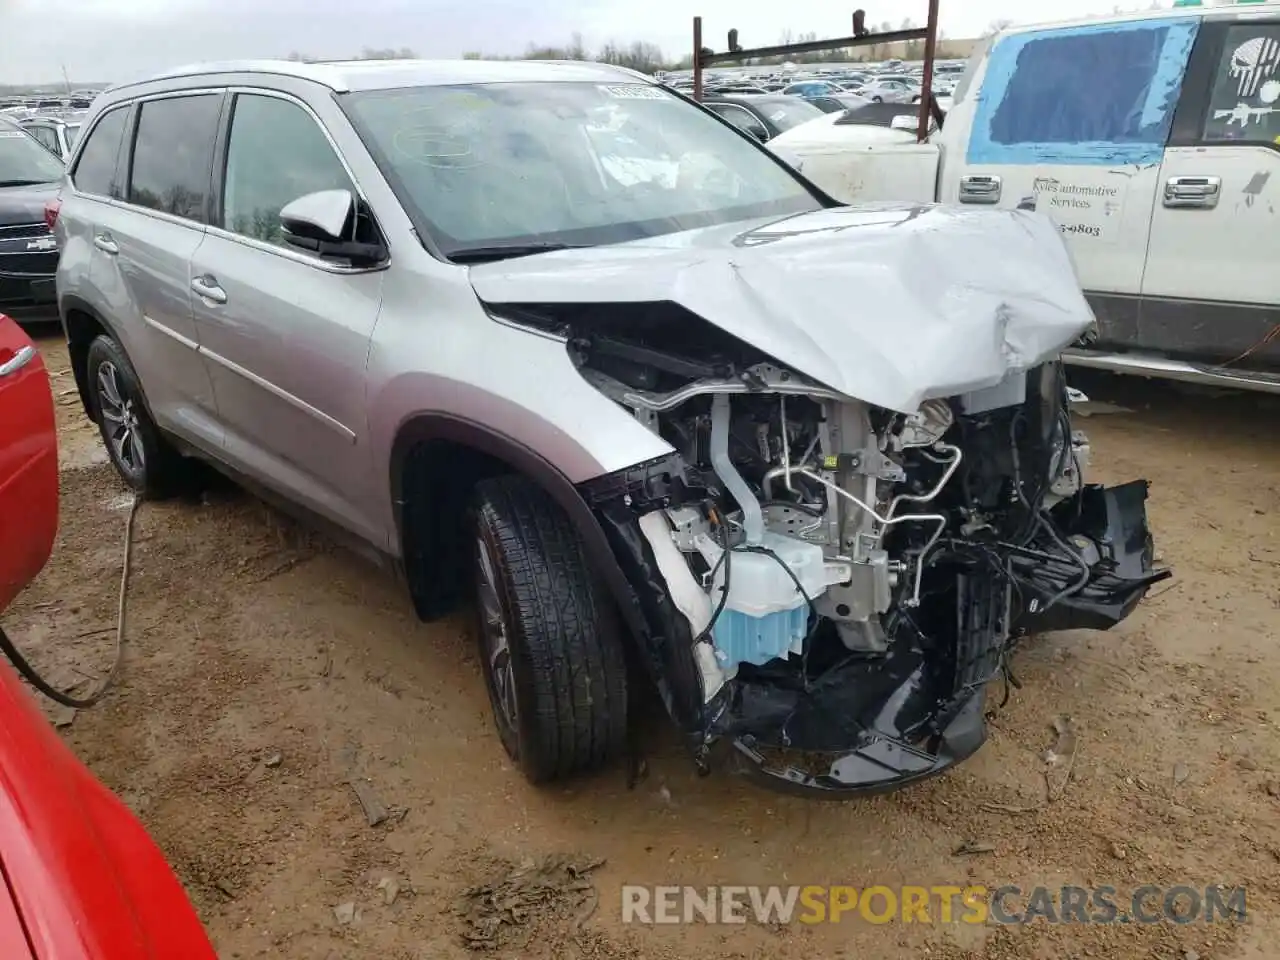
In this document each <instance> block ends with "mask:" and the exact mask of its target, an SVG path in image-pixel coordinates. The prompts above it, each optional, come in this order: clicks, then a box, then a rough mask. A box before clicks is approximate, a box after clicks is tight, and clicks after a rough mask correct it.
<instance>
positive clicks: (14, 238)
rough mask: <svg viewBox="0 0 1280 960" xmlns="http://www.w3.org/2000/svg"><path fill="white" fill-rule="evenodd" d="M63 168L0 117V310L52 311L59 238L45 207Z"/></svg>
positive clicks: (31, 314) (25, 315) (36, 314)
mask: <svg viewBox="0 0 1280 960" xmlns="http://www.w3.org/2000/svg"><path fill="white" fill-rule="evenodd" d="M64 172H65V168H64V167H63V164H62V161H61V160H59V159H58V157H56V156H55V155H54V154H52V153H51V152H50V151H49V150H48V149H46V148H45V147H44V146H42V145H41V144H40V143H39V142H38V141H37V140H36V139H35V138H34V137H32V136H31V135H29V134H28V133H26V132H25V131H24V130H23V129H22V127H20V126H19V125H18V124H16V123H13V122H11V121H9V120H6V119H4V118H2V117H0V313H7V314H9V315H10V316H11V317H15V318H19V319H37V318H40V317H43V316H47V317H48V318H49V319H54V318H56V317H57V305H56V303H55V299H54V286H53V278H54V274H55V273H56V272H57V269H58V241H57V240H56V239H55V238H54V236H53V232H52V231H51V230H50V229H49V225H48V223H46V222H45V214H44V208H45V204H46V203H48V202H49V201H50V200H53V199H54V198H55V197H56V196H57V195H58V187H59V184H60V183H61V181H62V175H63V173H64Z"/></svg>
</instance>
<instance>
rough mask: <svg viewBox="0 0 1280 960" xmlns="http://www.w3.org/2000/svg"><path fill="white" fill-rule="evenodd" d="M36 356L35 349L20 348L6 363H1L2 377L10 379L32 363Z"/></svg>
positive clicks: (0, 372)
mask: <svg viewBox="0 0 1280 960" xmlns="http://www.w3.org/2000/svg"><path fill="white" fill-rule="evenodd" d="M35 355H36V348H35V347H19V348H18V352H17V353H15V354H14V355H13V356H12V357H10V358H9V359H8V360H6V361H5V362H4V363H0V377H9V376H12V375H13V374H15V373H17V372H18V371H19V370H21V369H22V368H23V367H25V366H26V365H27V364H28V363H30V362H31V360H32V358H34V357H35Z"/></svg>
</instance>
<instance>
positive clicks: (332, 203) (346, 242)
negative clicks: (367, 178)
mask: <svg viewBox="0 0 1280 960" xmlns="http://www.w3.org/2000/svg"><path fill="white" fill-rule="evenodd" d="M355 217H356V199H355V197H354V196H353V195H352V193H351V191H350V190H320V191H317V192H316V193H308V194H306V195H305V196H302V197H299V198H298V199H297V200H294V201H292V202H291V203H288V204H286V205H285V206H284V209H282V210H281V211H280V226H281V227H282V228H283V229H284V240H285V243H287V244H289V246H291V247H297V248H298V249H299V250H306V251H308V252H310V253H314V254H316V255H318V256H320V257H323V258H325V259H326V260H345V261H346V262H348V263H349V264H351V266H353V267H365V266H374V265H376V264H379V263H381V262H382V261H383V260H385V259H386V258H387V251H386V249H385V248H384V247H383V246H382V245H381V244H379V243H359V242H357V241H356V240H354V239H347V238H348V237H352V236H354V234H355V229H354V221H355Z"/></svg>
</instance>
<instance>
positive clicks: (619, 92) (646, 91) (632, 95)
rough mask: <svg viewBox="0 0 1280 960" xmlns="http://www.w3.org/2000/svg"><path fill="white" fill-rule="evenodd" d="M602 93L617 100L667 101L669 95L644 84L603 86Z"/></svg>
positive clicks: (601, 87)
mask: <svg viewBox="0 0 1280 960" xmlns="http://www.w3.org/2000/svg"><path fill="white" fill-rule="evenodd" d="M600 92H601V93H603V94H605V95H606V96H609V97H613V98H614V99H615V100H666V99H668V97H667V95H666V94H665V93H663V92H662V91H661V90H659V89H658V88H657V87H651V86H649V85H647V84H644V83H620V84H610V85H601V86H600Z"/></svg>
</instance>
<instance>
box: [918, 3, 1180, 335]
mask: <svg viewBox="0 0 1280 960" xmlns="http://www.w3.org/2000/svg"><path fill="white" fill-rule="evenodd" d="M1199 27H1200V20H1199V19H1198V18H1197V17H1178V18H1155V19H1149V20H1133V21H1122V22H1112V23H1100V24H1090V25H1085V26H1077V27H1066V28H1049V29H1044V30H1033V31H1029V32H1025V33H1014V34H1010V35H1008V36H1005V37H1003V38H1001V39H1000V40H998V41H997V42H996V44H995V46H994V47H993V48H992V50H991V53H990V55H989V56H988V58H987V61H986V65H985V73H984V75H983V76H982V77H980V78H978V80H979V82H980V84H981V86H980V87H979V88H976V89H977V90H978V95H977V98H976V104H975V105H973V106H970V105H969V104H964V105H963V106H962V109H963V110H964V111H965V112H966V113H967V112H968V111H970V110H971V111H972V114H973V124H972V130H971V132H970V136H969V140H968V143H967V145H966V146H965V148H964V149H965V155H964V157H963V162H960V163H956V162H955V161H954V160H953V159H950V158H949V159H948V160H947V162H946V163H945V164H944V172H943V177H942V182H941V183H940V185H939V190H940V198H941V199H942V200H943V201H945V202H950V203H963V204H970V205H973V206H975V207H981V206H983V205H995V206H1000V207H1005V208H1012V207H1018V206H1023V207H1034V208H1035V209H1036V210H1038V211H1039V212H1041V213H1044V214H1047V215H1048V216H1049V217H1050V218H1052V219H1053V220H1054V221H1055V222H1056V223H1057V224H1058V227H1059V229H1060V230H1061V231H1062V235H1063V237H1064V238H1065V240H1066V243H1067V246H1068V247H1069V248H1070V249H1071V252H1072V256H1073V259H1074V260H1075V263H1076V269H1077V271H1078V273H1079V277H1080V283H1081V286H1083V287H1084V289H1085V291H1086V293H1088V294H1090V300H1091V301H1092V302H1093V303H1094V305H1095V311H1096V312H1097V314H1098V321H1099V326H1100V328H1101V340H1102V341H1103V342H1108V341H1124V340H1126V339H1127V338H1129V337H1130V336H1132V334H1133V333H1134V331H1133V330H1132V329H1131V327H1132V326H1133V323H1132V321H1131V320H1130V319H1129V314H1130V313H1136V307H1137V303H1138V297H1139V294H1140V291H1141V288H1142V272H1143V267H1144V265H1145V259H1146V250H1147V241H1148V238H1149V236H1150V232H1151V216H1152V210H1153V208H1154V205H1155V196H1156V188H1157V182H1158V180H1159V176H1160V162H1161V160H1162V158H1163V156H1164V149H1165V143H1166V141H1167V139H1168V136H1169V130H1170V127H1171V125H1172V120H1173V112H1174V105H1175V103H1176V97H1177V91H1178V89H1179V86H1180V84H1181V82H1182V77H1183V74H1184V72H1185V70H1186V65H1187V61H1188V58H1189V56H1190V52H1191V49H1192V46H1193V44H1194V41H1195V37H1196V34H1197V32H1198V30H1199ZM970 99H971V100H972V99H974V96H973V94H972V93H971V94H970ZM1117 299H1120V300H1124V301H1126V302H1128V303H1130V304H1131V305H1132V307H1133V310H1132V311H1128V312H1126V311H1124V310H1118V311H1117V310H1114V309H1113V307H1114V303H1115V301H1116V300H1117Z"/></svg>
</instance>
